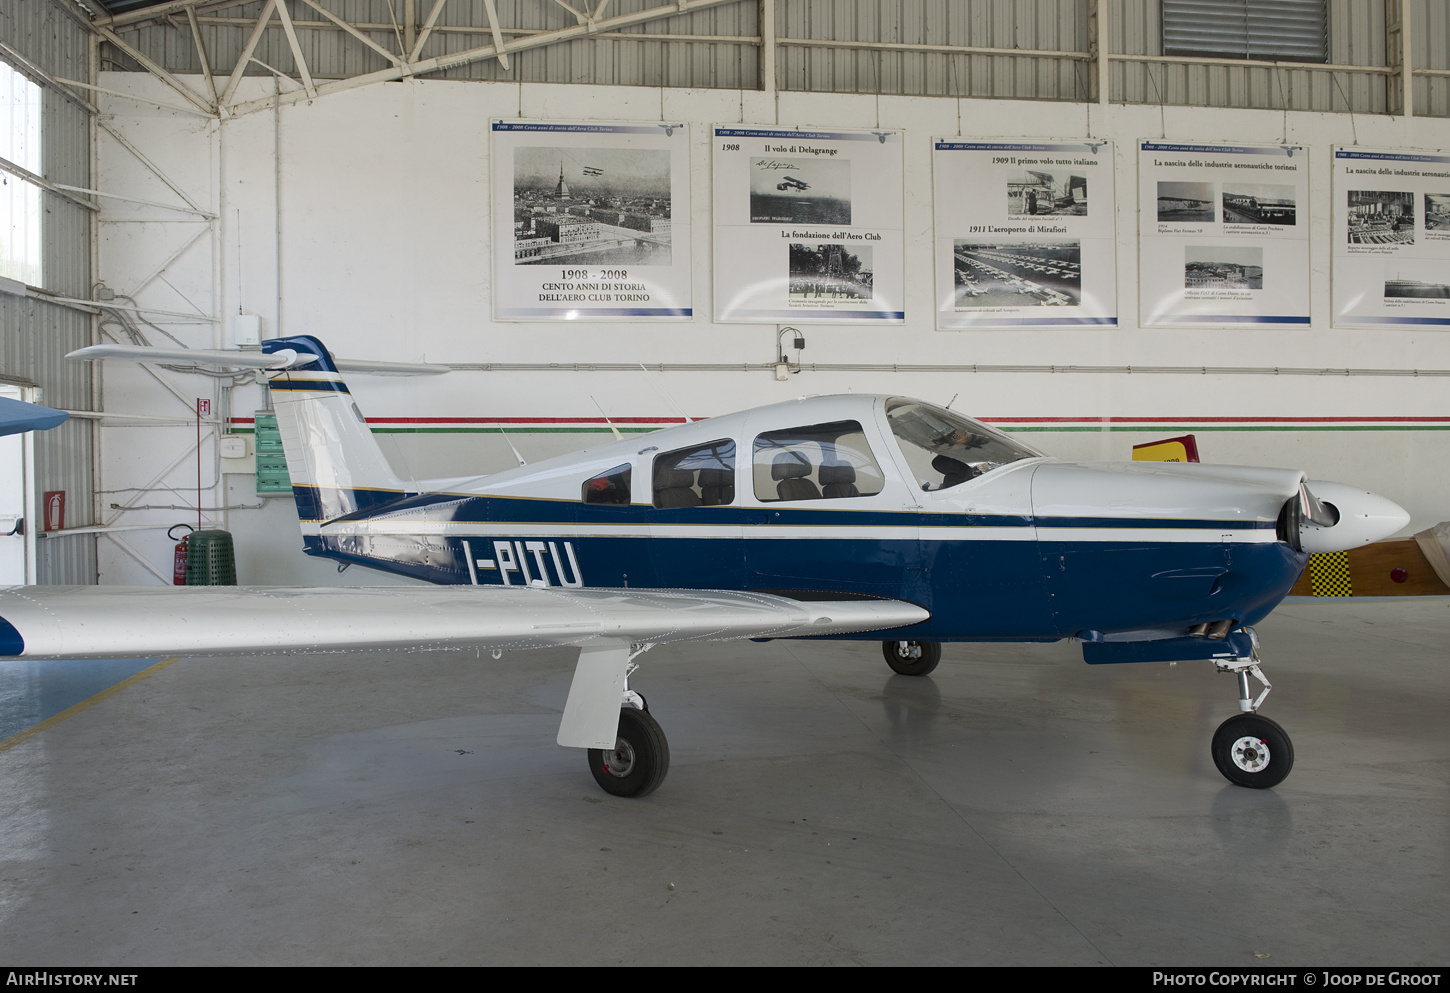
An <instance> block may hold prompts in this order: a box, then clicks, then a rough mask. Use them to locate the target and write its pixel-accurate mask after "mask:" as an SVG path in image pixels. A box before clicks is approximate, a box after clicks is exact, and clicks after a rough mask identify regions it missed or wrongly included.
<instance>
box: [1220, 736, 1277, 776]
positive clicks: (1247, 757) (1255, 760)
mask: <svg viewBox="0 0 1450 993" xmlns="http://www.w3.org/2000/svg"><path fill="white" fill-rule="evenodd" d="M1229 755H1231V756H1232V757H1233V763H1234V765H1236V766H1238V767H1239V768H1240V769H1242V770H1243V771H1244V772H1262V771H1263V770H1264V769H1265V768H1266V767H1267V766H1268V764H1269V746H1268V743H1267V742H1265V741H1264V740H1263V739H1262V738H1254V737H1251V736H1250V737H1243V738H1240V739H1239V740H1237V741H1235V742H1234V743H1233V745H1232V746H1231V747H1230V748H1229Z"/></svg>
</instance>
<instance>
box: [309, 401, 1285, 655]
mask: <svg viewBox="0 0 1450 993" xmlns="http://www.w3.org/2000/svg"><path fill="white" fill-rule="evenodd" d="M891 403H900V402H899V401H891V400H889V399H888V398H883V397H871V396H846V397H819V398H812V399H809V400H804V401H800V402H797V403H790V404H779V405H776V406H774V407H767V408H761V409H759V410H756V411H751V412H747V414H741V415H730V416H726V417H721V418H714V419H711V420H708V421H698V422H694V423H691V424H687V425H681V426H679V427H674V428H669V429H665V430H662V431H659V432H655V433H652V434H649V435H641V436H637V437H634V438H626V439H623V440H621V441H617V442H613V443H611V444H607V445H604V446H600V447H598V448H595V449H591V450H588V451H586V452H581V453H578V454H576V455H571V456H564V457H560V458H556V459H551V460H549V461H547V462H541V463H538V464H536V465H529V466H524V467H521V468H518V469H514V470H510V471H508V472H505V473H500V474H497V475H494V476H488V477H482V478H480V479H475V480H454V481H439V483H437V484H431V485H430V486H429V487H428V488H430V489H433V490H434V491H433V492H423V493H417V494H411V495H410V494H404V493H401V492H397V491H392V492H388V491H378V490H366V489H351V490H349V491H348V492H345V493H337V492H329V491H327V490H325V489H323V488H318V487H308V486H299V487H297V493H296V495H297V503H298V508H299V511H300V514H301V517H302V518H303V534H304V545H305V549H306V551H307V552H308V553H309V554H312V555H319V556H324V557H328V558H333V559H337V560H339V561H343V562H353V563H360V564H365V565H368V566H371V567H374V568H380V569H384V570H387V571H389V572H393V573H396V574H399V575H404V576H409V577H412V578H415V579H422V580H426V581H428V582H432V583H440V584H476V585H502V586H529V585H532V586H538V587H566V588H568V587H581V586H582V587H596V588H635V589H719V590H766V591H772V592H787V593H789V594H791V595H798V596H808V595H810V594H811V593H813V592H822V591H829V592H832V593H846V594H859V595H863V596H873V597H884V598H891V599H899V600H905V601H909V602H911V603H915V604H918V605H921V606H923V607H926V608H927V609H928V610H930V611H931V618H930V619H929V620H928V621H926V622H925V623H923V624H920V625H917V626H915V627H912V628H908V629H904V630H903V631H902V632H900V634H899V636H900V637H904V638H913V639H920V640H930V641H988V640H1007V641H1031V640H1044V641H1046V640H1057V639H1061V638H1066V637H1083V638H1085V639H1087V640H1099V639H1105V640H1107V641H1109V642H1111V641H1136V640H1155V639H1156V640H1161V639H1172V638H1179V637H1182V636H1184V635H1185V633H1186V632H1187V631H1188V630H1189V628H1191V627H1193V626H1194V625H1199V624H1206V623H1213V622H1217V621H1223V620H1233V621H1234V622H1236V624H1245V625H1246V624H1252V623H1254V622H1256V621H1258V620H1260V619H1262V618H1263V617H1264V616H1265V615H1267V614H1268V612H1269V611H1270V610H1272V609H1273V607H1274V606H1275V605H1276V604H1277V603H1278V602H1279V601H1280V600H1281V599H1282V598H1283V596H1284V595H1285V594H1286V593H1287V592H1288V590H1289V589H1290V588H1291V587H1292V586H1293V584H1294V582H1295V580H1296V579H1297V578H1298V576H1299V574H1300V572H1301V571H1302V570H1303V568H1304V565H1305V563H1306V561H1307V555H1306V554H1305V553H1303V552H1300V551H1297V550H1296V549H1295V548H1294V546H1293V545H1292V544H1290V543H1289V542H1288V541H1286V540H1283V537H1284V536H1283V535H1281V534H1280V533H1278V531H1279V529H1278V528H1277V526H1276V522H1277V520H1278V517H1279V515H1280V512H1281V510H1282V508H1283V506H1284V504H1285V501H1286V500H1288V499H1289V498H1290V497H1292V496H1293V495H1294V494H1295V493H1296V492H1297V487H1298V486H1299V483H1300V481H1301V480H1302V474H1300V473H1297V472H1295V471H1291V470H1278V469H1255V468H1244V467H1214V466H1183V465H1149V464H1142V463H1138V464H1133V463H1127V464H1124V463H1102V464H1094V463H1065V462H1059V461H1056V460H1052V459H1048V458H1045V457H1042V456H1040V455H1038V454H1037V453H1035V452H1031V451H1030V450H1022V451H1021V452H1020V453H1019V454H1018V456H1017V459H1016V461H1012V462H1010V463H1007V464H1002V465H1000V466H996V467H991V466H990V465H984V466H982V470H984V471H980V474H979V475H977V476H975V477H974V478H970V479H964V480H957V481H955V482H951V481H949V480H946V479H941V478H939V477H937V476H932V475H931V472H932V470H930V469H929V468H925V467H924V466H923V462H922V460H923V458H924V456H923V457H922V458H917V459H913V458H912V457H910V456H909V455H908V454H907V452H908V451H909V449H910V446H909V445H908V444H907V443H905V442H903V441H901V439H899V438H896V437H893V428H892V426H891V423H890V422H889V421H888V418H887V417H886V416H885V410H886V409H888V405H889V404H891ZM822 422H825V423H828V424H830V425H842V424H848V425H850V426H851V427H850V435H849V437H850V439H851V443H852V444H854V445H855V446H856V447H857V448H859V449H862V450H869V451H868V452H867V454H868V455H869V456H870V458H871V460H872V461H873V464H874V468H875V470H879V471H876V474H875V476H874V477H872V478H873V479H874V480H875V481H874V482H873V483H872V484H870V486H867V487H866V488H867V489H870V488H872V487H875V488H876V491H875V492H868V493H852V495H827V494H828V493H830V492H831V487H830V485H829V484H826V483H824V482H823V481H824V480H826V479H831V478H835V477H833V476H831V475H830V471H831V470H830V469H829V468H827V469H825V470H824V474H822V470H821V469H820V468H819V467H816V468H813V469H812V470H811V471H812V472H814V473H815V475H813V476H810V479H811V480H816V481H819V482H822V485H816V482H810V483H809V485H808V486H807V487H805V488H803V489H801V490H787V489H785V487H786V485H787V484H786V482H783V481H781V482H777V481H776V480H774V479H772V478H770V471H769V470H770V465H769V464H768V463H769V462H770V460H771V458H773V457H774V458H777V459H778V458H783V457H784V456H776V455H774V453H775V450H776V449H775V448H774V447H770V446H769V445H767V444H766V443H764V442H762V441H761V439H762V438H765V439H767V441H769V442H771V443H774V441H775V440H776V437H777V436H780V435H782V434H783V432H782V431H781V430H780V429H781V428H782V426H785V427H787V428H789V427H790V426H791V425H806V426H809V425H819V424H821V423H822ZM979 427H980V426H979ZM801 430H805V428H801ZM835 430H839V431H844V430H845V429H841V428H835ZM983 430H986V429H983ZM784 433H788V432H784ZM842 437H843V438H844V437H845V435H843V436H842ZM842 444H843V445H844V444H845V443H844V441H843V442H842ZM711 445H713V446H715V448H716V449H723V448H725V447H726V446H729V451H730V453H731V455H730V458H731V462H730V469H729V470H728V473H727V475H728V478H729V479H730V483H729V485H730V488H731V489H730V491H729V496H728V499H721V498H720V495H719V494H717V495H716V499H717V504H716V505H706V504H709V503H710V500H708V499H707V500H704V501H702V500H701V497H700V494H701V493H706V492H707V487H706V486H704V485H702V484H701V482H700V481H701V480H704V479H705V478H706V477H705V475H704V472H706V471H708V470H695V471H694V473H693V474H687V476H686V478H685V480H683V481H684V482H685V483H686V486H685V487H683V488H679V487H677V488H675V489H673V490H667V489H666V488H664V487H663V485H662V482H661V481H662V479H663V478H664V477H663V475H662V473H666V472H669V471H673V470H661V469H660V468H659V467H658V461H659V460H662V459H666V458H667V457H670V456H673V455H676V454H677V453H679V452H681V451H688V450H691V449H692V448H699V447H709V446H711ZM833 446H834V443H832V444H831V445H828V446H827V447H828V448H830V452H831V454H827V455H823V456H820V458H819V459H818V461H823V460H824V461H826V462H829V461H830V460H831V459H838V458H840V457H841V456H840V455H839V454H837V448H836V447H833ZM801 447H802V446H801V445H799V444H797V445H796V446H795V448H797V449H799V448H801ZM735 452H739V453H742V454H741V456H740V457H739V458H738V459H736V458H735V457H734V453H735ZM752 452H753V453H755V454H754V455H753V456H752V454H751V453H752ZM671 464H673V463H671ZM626 469H627V472H625V470H626ZM872 471H873V470H872V469H865V468H863V470H862V472H863V476H864V475H870V473H871V472H872ZM970 471H979V470H970ZM610 472H614V473H615V474H616V476H618V477H620V478H627V479H629V480H631V481H632V483H631V484H629V492H628V493H627V500H628V502H624V500H625V496H621V497H620V498H619V501H620V502H617V503H591V502H588V493H589V487H588V484H589V482H590V481H591V480H595V479H599V478H605V477H608V474H609V473H610ZM922 476H926V477H928V479H927V481H926V482H921V481H920V478H921V477H922ZM853 478H855V477H854V474H853ZM652 481H653V485H652ZM666 481H668V480H666ZM863 485H865V484H864V483H863ZM778 488H779V489H778ZM850 488H851V489H852V490H855V489H857V487H856V486H854V485H853V486H851V487H850ZM686 490H690V492H686ZM667 492H673V493H680V494H683V495H684V497H686V498H688V499H689V500H691V501H693V503H691V504H690V505H683V506H658V505H657V504H660V503H662V502H664V503H668V502H669V499H668V497H666V496H663V494H666V493H667ZM835 492H836V493H838V494H839V493H840V492H842V491H840V490H837V491H835ZM651 497H653V499H651ZM647 501H648V502H647ZM329 506H331V507H333V508H334V509H333V510H329V509H327V508H328V507H329ZM337 506H345V507H353V508H355V509H354V510H352V512H351V513H348V514H346V515H344V516H340V517H339V516H335V508H336V507H337ZM860 637H868V636H866V635H862V636H860Z"/></svg>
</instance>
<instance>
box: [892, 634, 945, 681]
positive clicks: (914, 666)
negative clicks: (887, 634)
mask: <svg viewBox="0 0 1450 993" xmlns="http://www.w3.org/2000/svg"><path fill="white" fill-rule="evenodd" d="M881 654H882V655H884V656H886V664H887V665H889V666H891V668H892V670H894V671H895V672H897V673H900V674H901V675H903V676H925V675H926V674H927V673H929V672H931V671H932V670H933V669H935V668H936V665H937V663H938V662H940V661H941V644H940V643H938V642H935V641H883V642H882V643H881Z"/></svg>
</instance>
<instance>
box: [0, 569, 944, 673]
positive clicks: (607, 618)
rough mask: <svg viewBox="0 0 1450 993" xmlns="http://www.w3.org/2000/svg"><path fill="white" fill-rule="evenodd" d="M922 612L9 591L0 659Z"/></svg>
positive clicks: (363, 645)
mask: <svg viewBox="0 0 1450 993" xmlns="http://www.w3.org/2000/svg"><path fill="white" fill-rule="evenodd" d="M927 617H928V612H927V611H926V610H924V609H922V608H921V607H918V606H915V605H914V604H909V603H904V602H902V601H899V600H824V601H800V600H791V599H788V598H786V597H780V596H774V595H771V594H764V593H739V592H727V591H710V590H705V591H695V590H691V591H676V590H598V589H578V590H563V589H553V588H551V589H537V588H532V587H515V588H503V587H480V586H442V587H423V586H418V587H413V586H400V587H362V588H351V589H331V588H325V589H292V588H282V587H263V586H183V587H173V588H167V587H117V586H70V587H65V586H17V587H12V588H10V589H8V590H0V657H4V656H20V657H24V658H49V659H62V658H95V657H98V656H104V657H106V658H122V657H147V656H152V655H162V654H166V655H241V654H258V653H261V654H279V653H280V654H293V653H302V652H316V651H362V650H367V649H373V648H376V649H383V650H388V651H397V650H400V649H410V648H411V649H418V650H446V649H459V648H470V649H471V648H489V649H492V648H510V649H518V648H558V647H564V646H583V645H586V644H590V643H599V642H615V643H621V644H635V643H646V642H647V643H651V644H666V643H670V642H681V641H729V640H736V639H742V638H789V637H802V636H820V635H831V634H851V633H856V632H862V631H875V630H879V629H887V628H894V627H903V626H905V625H908V624H916V623H918V622H920V621H923V620H925V619H926V618H927Z"/></svg>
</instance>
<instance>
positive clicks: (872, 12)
mask: <svg viewBox="0 0 1450 993" xmlns="http://www.w3.org/2000/svg"><path fill="white" fill-rule="evenodd" d="M23 2H27V3H34V2H37V0H23ZM1105 2H1106V4H1107V10H1108V14H1109V23H1110V35H1111V41H1110V50H1111V51H1112V52H1114V53H1124V54H1132V55H1148V56H1153V55H1159V54H1161V52H1162V44H1161V31H1162V28H1161V23H1160V18H1159V8H1160V0H1105ZM261 6H262V4H261V2H260V0H256V2H250V3H241V4H237V5H236V6H232V7H223V8H216V9H214V10H211V11H208V12H206V13H205V14H204V15H203V16H202V17H201V24H202V35H203V38H204V39H205V43H206V45H207V50H208V53H209V55H210V58H211V61H212V67H213V69H215V70H216V71H218V72H220V73H229V72H230V71H231V68H232V66H233V65H234V64H235V63H236V60H237V57H238V55H239V54H240V52H241V50H242V48H243V46H244V45H245V43H246V39H247V36H248V34H249V31H250V28H251V23H252V20H253V19H254V18H255V17H256V16H257V14H258V13H259V12H260V10H261ZM328 6H329V9H331V10H334V11H335V12H336V13H337V14H338V15H339V16H341V17H343V18H345V19H347V20H348V21H350V22H351V23H354V24H357V25H358V26H360V27H362V28H363V29H364V31H365V33H367V34H368V36H369V37H371V38H373V39H374V40H375V41H376V42H378V43H379V44H381V45H383V46H384V47H387V48H389V49H390V50H393V51H397V50H398V48H399V47H400V40H401V38H402V36H403V30H402V28H401V27H399V26H397V20H396V18H398V17H400V16H401V12H402V10H403V2H402V0H391V2H389V0H329V4H328ZM647 6H651V4H650V3H648V2H646V0H613V2H612V3H611V4H610V6H609V8H608V15H609V16H613V15H617V14H627V13H630V12H632V11H635V10H640V9H643V8H645V7H647ZM497 7H498V11H499V18H500V22H501V24H502V25H503V26H504V27H505V31H506V35H508V36H509V37H512V36H513V33H514V32H518V31H522V30H530V31H533V30H554V29H560V28H565V27H570V26H573V25H574V23H575V21H574V18H573V17H572V16H571V15H570V14H569V13H568V12H567V11H565V10H564V9H563V8H561V7H560V6H558V5H557V4H553V3H543V2H540V0H498V3H497ZM431 8H432V4H431V2H429V0H417V3H416V17H417V18H418V19H419V20H423V19H424V18H426V16H427V13H428V11H429V10H431ZM1412 9H1413V12H1414V14H1413V16H1414V45H1415V49H1416V52H1415V64H1416V65H1417V66H1419V67H1422V68H1447V67H1450V4H1447V3H1446V2H1445V0H1414V2H1413V4H1412ZM289 10H292V11H293V17H294V19H295V20H296V21H297V22H299V37H300V42H301V46H302V51H303V57H304V58H305V59H306V60H307V63H308V67H309V69H310V70H311V72H312V75H313V76H314V77H317V78H344V77H348V76H354V75H357V74H360V73H365V72H370V71H373V70H377V69H382V68H385V67H386V65H387V63H386V61H385V60H384V59H383V58H382V56H380V55H378V54H377V53H376V52H373V51H371V50H369V49H368V48H367V47H366V46H364V45H362V44H361V43H359V42H358V41H356V40H355V39H353V38H349V37H347V36H346V35H344V34H343V33H342V32H340V31H337V30H334V29H332V28H330V27H328V28H327V29H325V30H324V29H319V28H314V27H307V26H304V25H306V24H307V23H308V22H311V23H313V24H322V23H324V22H322V21H321V20H320V17H319V15H318V14H317V13H316V12H314V11H312V10H311V8H309V7H307V6H305V5H304V4H302V3H300V2H298V0H289ZM1088 11H1089V4H1088V2H1087V0H776V25H775V30H776V34H777V36H778V37H779V38H780V39H782V41H781V44H780V46H779V48H778V49H777V58H776V79H777V85H778V86H779V88H781V89H784V90H805V91H813V92H830V93H892V94H922V95H932V96H964V97H998V98H1016V99H1041V100H1084V99H1090V98H1091V97H1092V94H1093V75H1094V72H1095V69H1094V67H1093V66H1092V64H1091V63H1089V62H1085V61H1082V60H1076V59H1066V58H1058V59H1054V58H1045V57H1027V56H1010V55H985V54H965V53H939V52H910V51H884V50H879V49H878V50H867V49H861V48H834V49H833V48H828V47H820V46H814V45H801V44H792V43H791V41H790V39H797V40H814V41H819V40H832V41H843V42H888V43H893V44H926V45H958V46H979V47H1013V48H1021V49H1035V50H1039V51H1064V52H1087V51H1088V50H1089V49H1090V47H1091V45H1090V42H1091V37H1090V34H1091V29H1090V24H1089V17H1088ZM759 13H760V7H759V4H758V2H757V0H740V2H738V3H730V4H724V5H722V6H719V7H715V8H712V9H709V10H703V11H697V12H695V13H691V14H687V15H684V16H680V17H675V18H670V19H668V20H661V21H654V22H651V23H649V24H645V25H641V26H637V27H632V28H628V29H626V30H625V32H624V33H625V34H628V35H630V36H633V37H638V38H648V37H649V36H651V35H659V34H670V35H715V36H725V37H726V38H727V39H740V40H725V41H678V40H677V41H653V42H651V41H634V40H625V39H623V38H620V37H617V36H613V35H610V34H608V33H605V34H601V35H598V36H595V37H592V38H584V39H579V40H576V41H570V42H565V43H562V44H558V45H553V46H549V47H546V48H541V49H535V50H532V51H525V52H520V53H516V54H515V55H513V56H512V66H511V68H510V69H509V70H507V71H505V70H503V69H502V68H500V67H499V65H498V64H497V63H496V62H494V61H492V60H489V61H486V62H474V63H469V64H467V65H462V66H458V67H456V68H453V69H449V70H447V71H445V72H442V73H438V74H435V76H437V77H442V78H447V79H490V80H499V79H516V80H524V81H528V82H554V83H591V84H600V83H603V84H618V85H634V86H661V85H663V86H685V87H726V88H747V89H749V88H754V87H756V86H758V85H759V80H760V74H759V68H760V67H759V54H760V49H759V46H758V45H757V44H756V43H755V39H756V38H757V36H758V35H759V33H760V30H759V29H760V25H759ZM487 25H488V16H487V13H486V11H485V9H484V4H483V0H451V2H450V3H448V5H447V6H446V7H444V9H443V13H442V16H441V17H440V18H439V21H438V27H437V28H436V29H435V32H434V34H433V35H432V37H430V38H429V39H428V41H427V43H426V45H425V46H424V49H423V55H424V56H425V57H427V56H433V55H440V54H443V53H446V52H459V51H464V50H467V49H471V48H477V47H480V46H485V45H488V44H489V43H490V41H491V37H490V35H489V33H488V27H487ZM125 36H126V38H127V39H128V40H130V41H132V42H133V43H135V44H136V45H137V46H138V47H139V48H140V49H141V50H142V51H144V52H145V53H146V54H147V55H149V56H150V57H152V58H154V59H156V60H157V61H158V62H160V63H161V64H162V65H164V66H166V67H167V68H169V69H173V70H176V71H178V72H198V71H200V62H199V61H198V58H197V54H196V49H195V47H194V45H193V44H192V40H191V35H190V30H189V29H188V28H187V26H186V23H185V21H184V19H180V18H178V19H175V20H174V21H173V22H172V23H169V24H165V25H155V24H153V25H148V26H145V27H142V28H139V29H134V28H133V29H128V30H126V31H125ZM1329 44H1330V54H1329V58H1330V62H1331V63H1332V64H1336V65H1355V66H1359V65H1363V66H1384V65H1386V57H1385V0H1329ZM107 51H108V53H109V54H108V57H109V58H110V59H112V60H114V62H115V64H116V65H117V66H120V67H125V68H133V69H134V68H136V66H135V64H134V63H132V62H131V61H130V60H129V59H127V58H126V57H125V56H124V55H121V54H119V53H116V52H114V51H111V50H110V49H109V47H108V49H107ZM256 57H257V58H258V59H260V60H261V61H262V62H265V63H266V64H267V65H270V66H273V67H275V68H277V69H279V70H281V71H283V72H287V73H292V72H294V71H295V67H294V64H293V58H292V53H291V50H290V49H289V47H288V45H287V41H286V38H285V36H284V35H283V33H282V30H281V28H280V26H278V25H277V24H276V23H275V19H274V25H273V27H271V28H269V29H268V30H267V32H266V33H265V34H264V36H263V39H262V42H261V44H260V45H259V47H258V49H257V52H256ZM247 71H248V73H250V74H263V73H266V72H267V70H266V69H265V68H263V67H262V66H260V65H255V64H254V65H252V66H250V67H249V68H248V70H247ZM1110 77H1111V89H1110V93H1111V99H1113V100H1114V101H1125V102H1128V103H1150V104H1152V103H1159V104H1166V105H1175V106H1178V105H1189V106H1212V107H1257V108H1272V109H1279V108H1289V109H1293V110H1311V111H1345V110H1349V111H1354V112H1356V113H1386V112H1388V110H1390V109H1391V108H1393V107H1394V106H1395V105H1396V102H1395V101H1394V100H1388V99H1387V90H1388V89H1389V88H1390V87H1392V86H1394V85H1397V84H1396V83H1395V82H1394V81H1393V80H1392V79H1391V78H1390V77H1387V76H1385V75H1383V74H1366V73H1356V72H1347V71H1338V72H1331V71H1327V70H1323V69H1312V68H1305V69H1270V68H1251V67H1240V66H1208V65H1189V64H1185V63H1172V64H1162V63H1152V64H1149V63H1133V62H1115V63H1114V64H1113V66H1112V69H1111V72H1110ZM1416 113H1423V114H1426V115H1437V116H1446V115H1450V79H1447V78H1444V77H1440V78H1427V77H1421V78H1420V79H1418V80H1417V82H1416Z"/></svg>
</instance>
